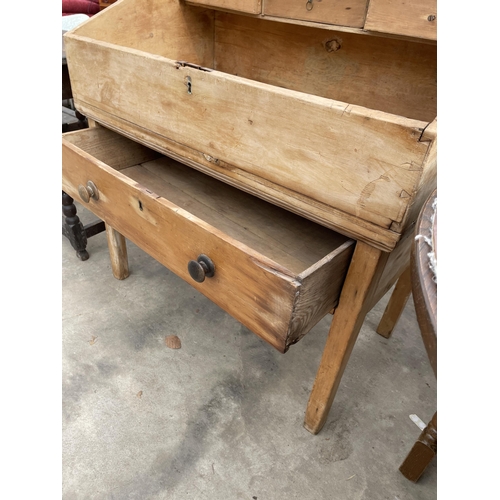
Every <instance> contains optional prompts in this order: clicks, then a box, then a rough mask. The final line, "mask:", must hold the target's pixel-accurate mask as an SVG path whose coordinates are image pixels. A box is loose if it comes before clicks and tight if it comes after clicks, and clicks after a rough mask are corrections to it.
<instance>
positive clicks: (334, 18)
mask: <svg viewBox="0 0 500 500" xmlns="http://www.w3.org/2000/svg"><path fill="white" fill-rule="evenodd" d="M367 3H368V0H335V1H334V2H333V1H324V2H318V1H317V0H313V2H312V5H311V6H312V9H311V10H307V9H306V0H265V2H264V14H265V15H270V16H279V17H286V18H292V19H304V20H306V21H319V22H323V23H330V24H339V25H341V26H351V27H355V28H361V27H363V24H364V22H365V15H366V4H367Z"/></svg>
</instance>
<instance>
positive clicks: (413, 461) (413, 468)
mask: <svg viewBox="0 0 500 500" xmlns="http://www.w3.org/2000/svg"><path fill="white" fill-rule="evenodd" d="M436 453H437V412H436V413H434V416H433V417H432V420H431V421H430V422H429V423H428V424H427V427H426V428H425V429H424V430H423V431H422V434H420V436H419V437H418V439H417V441H416V442H415V444H414V445H413V448H412V449H411V450H410V453H408V456H407V457H406V458H405V460H404V462H403V463H402V464H401V467H400V468H399V470H400V471H401V473H402V474H403V476H405V477H406V478H407V479H409V480H410V481H413V482H414V483H416V482H417V481H418V480H419V478H420V476H421V475H422V473H423V472H424V471H425V469H426V468H427V466H428V465H429V464H430V462H431V460H432V459H433V458H434V457H435V456H436Z"/></svg>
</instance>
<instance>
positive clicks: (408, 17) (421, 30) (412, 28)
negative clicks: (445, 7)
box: [365, 0, 437, 40]
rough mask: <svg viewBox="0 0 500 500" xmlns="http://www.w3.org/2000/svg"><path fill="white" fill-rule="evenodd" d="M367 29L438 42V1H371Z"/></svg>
mask: <svg viewBox="0 0 500 500" xmlns="http://www.w3.org/2000/svg"><path fill="white" fill-rule="evenodd" d="M365 29H366V30H369V31H377V32H380V33H391V34H394V35H403V36H411V37H416V38H425V39H428V40H437V1H436V0H420V1H419V2H406V1H405V0H370V5H369V7H368V14H367V16H366V24H365Z"/></svg>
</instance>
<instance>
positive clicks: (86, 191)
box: [78, 181, 99, 203]
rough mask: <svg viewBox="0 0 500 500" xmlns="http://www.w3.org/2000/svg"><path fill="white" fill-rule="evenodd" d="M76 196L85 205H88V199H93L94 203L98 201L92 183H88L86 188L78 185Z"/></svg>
mask: <svg viewBox="0 0 500 500" xmlns="http://www.w3.org/2000/svg"><path fill="white" fill-rule="evenodd" d="M78 194H79V195H80V198H81V199H82V200H83V201H84V202H85V203H88V202H89V201H90V198H94V200H96V201H97V200H98V199H99V191H98V190H97V186H96V185H95V184H94V183H93V182H92V181H88V182H87V185H86V186H82V185H81V184H80V185H79V186H78Z"/></svg>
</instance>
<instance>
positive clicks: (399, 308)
mask: <svg viewBox="0 0 500 500" xmlns="http://www.w3.org/2000/svg"><path fill="white" fill-rule="evenodd" d="M410 295H411V269H410V266H408V267H407V268H406V270H405V271H404V272H403V274H402V275H401V276H400V277H399V279H398V281H397V283H396V286H395V287H394V291H393V292H392V294H391V298H390V299H389V302H388V304H387V307H386V308H385V311H384V314H383V316H382V319H381V320H380V323H379V325H378V327H377V333H378V334H379V335H382V337H385V338H386V339H388V338H389V337H390V336H391V334H392V332H393V330H394V327H395V326H396V324H397V322H398V321H399V318H400V317H401V314H402V312H403V310H404V308H405V306H406V303H407V302H408V299H409V297H410Z"/></svg>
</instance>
